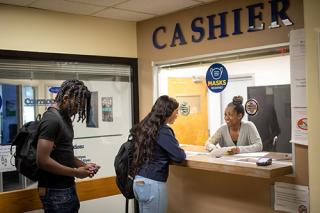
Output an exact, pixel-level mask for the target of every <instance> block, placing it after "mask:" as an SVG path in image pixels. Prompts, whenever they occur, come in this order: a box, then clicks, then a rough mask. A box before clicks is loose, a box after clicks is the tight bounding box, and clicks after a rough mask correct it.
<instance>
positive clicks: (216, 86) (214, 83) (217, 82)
mask: <svg viewBox="0 0 320 213" xmlns="http://www.w3.org/2000/svg"><path fill="white" fill-rule="evenodd" d="M206 83H207V87H208V89H209V90H211V91H212V92H215V93H219V92H222V91H223V90H224V89H225V88H226V86H227V84H228V71H227V69H226V68H225V67H224V66H223V65H222V64H219V63H215V64H212V65H211V66H210V67H209V69H208V71H207V74H206Z"/></svg>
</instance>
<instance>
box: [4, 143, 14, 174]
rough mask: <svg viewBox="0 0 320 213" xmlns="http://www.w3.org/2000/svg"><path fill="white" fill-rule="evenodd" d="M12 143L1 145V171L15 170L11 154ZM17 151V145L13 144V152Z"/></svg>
mask: <svg viewBox="0 0 320 213" xmlns="http://www.w3.org/2000/svg"><path fill="white" fill-rule="evenodd" d="M10 148H11V145H6V146H2V145H0V172H9V171H15V170H16V167H14V166H13V165H14V162H13V161H14V158H13V156H12V155H11V154H10V153H11V152H10ZM15 152H16V147H15V146H12V153H15Z"/></svg>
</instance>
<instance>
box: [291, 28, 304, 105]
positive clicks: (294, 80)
mask: <svg viewBox="0 0 320 213" xmlns="http://www.w3.org/2000/svg"><path fill="white" fill-rule="evenodd" d="M290 69H291V71H290V73H291V106H292V107H307V99H306V71H305V43H304V30H303V29H299V30H292V31H290Z"/></svg>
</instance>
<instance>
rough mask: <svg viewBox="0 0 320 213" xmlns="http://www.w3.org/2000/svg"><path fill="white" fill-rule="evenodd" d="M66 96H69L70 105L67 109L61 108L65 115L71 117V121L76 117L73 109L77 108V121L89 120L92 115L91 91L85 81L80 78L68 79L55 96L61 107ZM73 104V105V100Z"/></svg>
mask: <svg viewBox="0 0 320 213" xmlns="http://www.w3.org/2000/svg"><path fill="white" fill-rule="evenodd" d="M65 96H68V100H67V101H68V105H67V106H68V107H67V109H61V108H60V109H61V110H62V112H63V113H62V114H63V115H65V117H67V118H69V120H70V118H71V120H70V121H71V122H72V121H73V120H74V119H75V114H73V113H74V112H73V109H74V108H76V113H78V120H77V122H79V121H81V122H83V121H84V120H86V122H88V119H87V118H88V117H89V116H90V99H91V93H90V91H89V90H88V88H87V87H86V86H85V85H84V83H83V82H82V81H80V80H66V81H64V82H63V83H62V84H61V86H60V90H59V92H58V94H57V96H56V98H55V102H56V103H57V105H58V107H61V105H62V104H63V99H64V97H65ZM72 100H73V104H74V105H72V102H71V101H72Z"/></svg>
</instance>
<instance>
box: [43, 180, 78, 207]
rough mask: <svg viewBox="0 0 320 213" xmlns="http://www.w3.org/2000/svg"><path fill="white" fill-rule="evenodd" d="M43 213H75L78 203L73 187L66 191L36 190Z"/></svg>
mask: <svg viewBox="0 0 320 213" xmlns="http://www.w3.org/2000/svg"><path fill="white" fill-rule="evenodd" d="M38 190H39V196H40V199H41V202H42V205H43V209H44V212H45V213H77V212H78V211H79V208H80V202H79V199H78V196H77V192H76V189H75V187H74V186H73V187H71V188H66V189H52V188H38Z"/></svg>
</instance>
